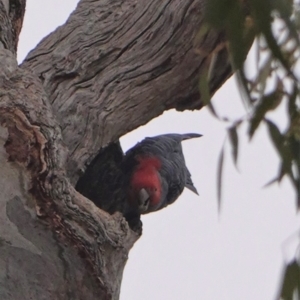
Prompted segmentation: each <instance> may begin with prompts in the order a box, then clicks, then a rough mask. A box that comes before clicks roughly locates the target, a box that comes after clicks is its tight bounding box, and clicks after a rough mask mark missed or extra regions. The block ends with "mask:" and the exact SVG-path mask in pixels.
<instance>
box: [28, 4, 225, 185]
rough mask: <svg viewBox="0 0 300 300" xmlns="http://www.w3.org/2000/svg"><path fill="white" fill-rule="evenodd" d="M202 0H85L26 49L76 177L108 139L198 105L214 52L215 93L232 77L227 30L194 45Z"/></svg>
mask: <svg viewBox="0 0 300 300" xmlns="http://www.w3.org/2000/svg"><path fill="white" fill-rule="evenodd" d="M204 2H205V0H188V1H182V0H164V1H161V0H152V1H148V0H140V1H136V0H127V1H124V0H114V1H111V0H106V1H92V0H82V1H80V2H79V5H78V7H77V9H76V10H75V11H74V12H73V13H72V14H71V16H70V18H69V20H68V21H67V23H66V24H65V25H64V26H61V27H59V28H58V29H57V30H56V31H55V32H53V33H52V34H50V35H49V36H48V37H46V38H45V39H44V40H43V41H42V42H41V43H40V44H39V45H38V46H37V47H36V49H34V50H33V51H32V52H30V53H29V55H28V57H27V58H26V60H25V62H24V63H23V67H24V68H27V69H31V70H33V71H34V72H35V74H37V75H38V76H39V78H41V80H42V81H43V85H44V87H45V89H46V91H47V93H48V95H49V99H50V102H51V105H52V107H53V109H54V111H55V115H56V116H57V118H58V120H59V123H60V124H61V128H62V132H63V136H64V142H65V143H66V145H67V146H68V148H69V150H70V153H69V161H68V164H67V170H68V174H69V176H70V178H71V180H72V182H73V183H75V182H76V181H77V179H78V176H80V175H81V174H82V171H83V170H84V169H85V165H86V163H87V162H90V161H91V159H92V158H93V157H94V156H95V154H96V153H97V152H98V151H99V149H100V148H101V147H104V146H106V145H107V144H108V143H109V142H111V141H115V140H116V139H117V138H119V137H120V136H122V135H123V134H125V133H127V132H129V131H130V130H132V129H134V128H136V127H138V126H140V125H142V124H145V123H147V122H148V121H149V120H151V119H152V118H154V117H156V116H158V115H160V114H162V113H163V112H164V111H165V110H167V109H171V108H176V109H179V110H184V109H200V108H201V107H202V105H203V104H202V102H201V97H200V95H199V93H198V80H199V79H198V74H199V73H200V72H201V71H203V70H204V69H206V68H207V67H208V63H209V61H210V60H211V58H212V54H213V53H215V52H216V51H217V52H218V53H219V55H218V56H217V61H216V64H215V72H214V73H213V74H214V75H213V76H212V80H211V88H212V91H215V90H216V89H217V88H218V87H220V85H221V84H222V83H223V82H224V81H225V80H226V79H227V78H228V77H229V75H230V74H231V68H230V64H229V61H228V57H227V51H226V48H225V44H224V35H223V34H222V33H219V32H210V33H209V34H207V35H206V36H205V37H204V38H203V39H202V40H201V41H199V42H198V45H195V36H196V35H197V33H198V32H199V29H200V27H201V24H202V23H203V10H204ZM196 48H198V50H199V51H195V49H196ZM196 52H197V53H196Z"/></svg>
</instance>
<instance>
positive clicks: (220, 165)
mask: <svg viewBox="0 0 300 300" xmlns="http://www.w3.org/2000/svg"><path fill="white" fill-rule="evenodd" d="M223 165H224V145H223V147H222V150H221V152H220V156H219V162H218V171H217V174H218V177H217V193H218V211H219V212H220V211H221V199H222V177H223Z"/></svg>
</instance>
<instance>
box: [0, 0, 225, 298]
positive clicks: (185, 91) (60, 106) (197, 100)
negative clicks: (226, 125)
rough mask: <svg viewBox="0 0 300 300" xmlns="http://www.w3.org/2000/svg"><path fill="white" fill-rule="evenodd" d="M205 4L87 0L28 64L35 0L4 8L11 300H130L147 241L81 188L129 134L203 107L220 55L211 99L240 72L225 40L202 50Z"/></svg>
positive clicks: (4, 264)
mask: <svg viewBox="0 0 300 300" xmlns="http://www.w3.org/2000/svg"><path fill="white" fill-rule="evenodd" d="M204 3H205V0H185V1H183V0H151V1H145V0H101V1H94V0H93V1H92V0H81V1H80V2H79V4H78V6H77V8H76V9H75V11H74V12H73V13H72V14H71V15H70V17H69V19H68V21H67V22H66V24H64V25H63V26H60V27H59V28H57V30H56V31H54V32H53V33H51V34H50V35H49V36H48V37H46V38H44V39H43V40H42V41H41V43H40V44H39V45H38V46H37V47H36V48H35V49H34V50H33V51H31V52H30V53H29V55H28V56H27V58H26V59H25V61H24V62H23V63H22V64H21V65H20V66H18V65H17V62H16V58H15V55H16V47H17V41H18V36H19V32H20V29H21V26H22V20H23V15H24V11H25V1H24V0H9V1H7V0H0V25H1V31H0V45H1V47H0V163H1V169H0V188H1V191H2V193H1V195H0V299H47V300H48V299H49V300H50V299H118V298H119V292H120V285H121V280H122V274H123V269H124V266H125V264H126V260H127V257H128V252H129V250H130V249H131V247H132V246H133V244H134V243H135V241H136V240H137V239H138V238H139V233H137V232H135V231H133V230H131V229H130V227H129V226H128V224H127V222H126V220H125V219H124V218H123V216H122V214H121V213H118V212H117V213H114V214H113V215H110V214H108V213H107V212H105V211H103V210H101V209H99V208H98V207H97V206H95V205H94V204H93V203H92V202H91V201H90V200H89V199H87V198H85V197H84V196H82V195H81V194H80V193H78V192H77V191H76V190H75V188H74V185H75V184H76V182H77V180H78V178H79V177H80V176H81V175H82V174H83V173H84V171H85V170H86V166H87V165H88V164H89V163H90V162H91V161H92V159H93V158H95V156H96V155H97V153H99V151H100V150H101V149H102V148H104V147H105V146H107V145H108V144H109V143H111V142H116V141H117V140H118V138H119V137H120V136H122V135H123V134H125V133H127V132H129V131H130V130H132V129H134V128H136V127H138V126H140V125H142V124H145V123H147V122H148V121H149V120H151V119H152V118H154V117H156V116H158V115H160V114H161V113H163V111H165V110H167V109H171V108H176V109H178V110H185V109H200V108H201V107H202V105H203V104H202V101H201V95H199V93H198V75H199V74H200V73H201V71H203V70H205V69H207V67H208V65H209V64H210V62H211V60H212V57H213V55H214V57H215V58H216V61H215V64H214V66H215V67H214V70H213V72H212V76H211V81H210V88H211V92H212V93H213V92H214V91H216V90H217V89H218V88H219V87H220V85H221V84H222V83H223V82H224V81H225V80H226V79H227V78H228V77H229V76H230V75H231V68H230V64H229V61H228V55H227V50H226V47H225V42H226V40H225V37H224V34H223V33H222V32H209V33H208V34H206V35H205V36H204V37H202V39H201V40H198V41H197V43H195V37H196V35H197V33H198V31H199V29H200V28H201V24H202V23H203V11H204V8H205V4H204ZM101 180H102V177H101ZM103 180H104V179H103ZM109 200H113V199H109Z"/></svg>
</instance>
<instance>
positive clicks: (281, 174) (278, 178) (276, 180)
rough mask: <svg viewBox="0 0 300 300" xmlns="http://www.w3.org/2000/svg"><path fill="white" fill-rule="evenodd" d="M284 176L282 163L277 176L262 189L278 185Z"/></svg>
mask: <svg viewBox="0 0 300 300" xmlns="http://www.w3.org/2000/svg"><path fill="white" fill-rule="evenodd" d="M285 174H286V172H285V170H284V167H283V163H281V164H280V168H279V173H278V175H277V176H276V177H275V178H274V179H272V180H270V181H269V182H267V183H266V184H265V185H264V186H263V187H264V188H266V187H269V186H270V185H272V184H273V183H275V182H278V183H280V182H281V180H282V178H283V177H284V175H285Z"/></svg>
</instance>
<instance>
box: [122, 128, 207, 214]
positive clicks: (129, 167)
mask: <svg viewBox="0 0 300 300" xmlns="http://www.w3.org/2000/svg"><path fill="white" fill-rule="evenodd" d="M201 136H202V135H201V134H197V133H187V134H164V135H159V136H155V137H147V138H145V139H144V140H143V141H141V142H140V143H138V144H137V145H135V146H134V147H133V148H131V149H130V150H128V151H127V153H126V154H125V158H124V162H123V170H124V172H125V176H126V178H127V186H128V194H127V201H128V205H129V207H130V208H131V209H132V210H134V211H136V212H137V213H139V214H146V213H149V212H153V211H157V210H160V209H162V208H164V207H166V206H167V205H169V204H171V203H173V202H174V201H175V200H176V199H177V198H178V197H179V196H180V194H181V193H182V191H183V189H184V187H186V188H188V189H190V190H191V191H192V192H194V193H196V194H198V192H197V190H196V188H195V186H194V184H193V182H192V179H191V173H190V172H189V170H188V168H187V166H186V164H185V160H184V156H183V152H182V146H181V142H182V141H184V140H188V139H192V138H196V137H201Z"/></svg>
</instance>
